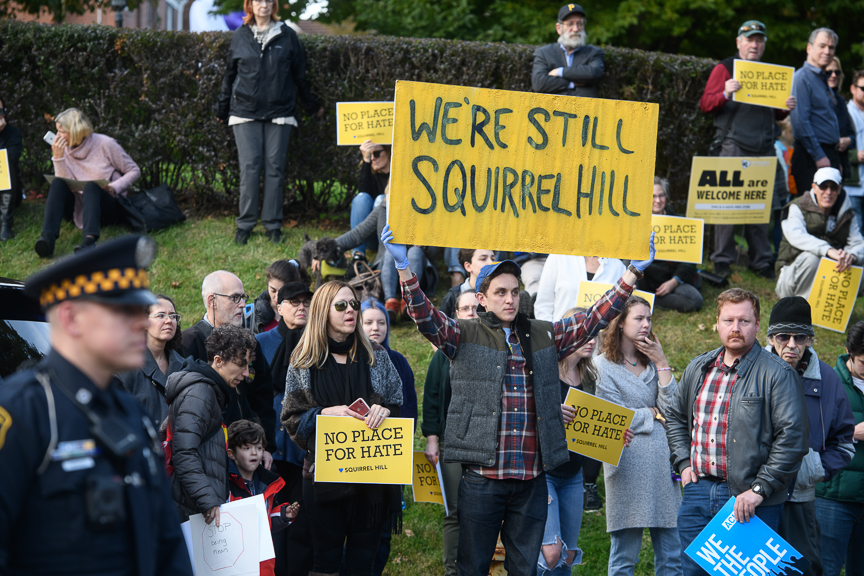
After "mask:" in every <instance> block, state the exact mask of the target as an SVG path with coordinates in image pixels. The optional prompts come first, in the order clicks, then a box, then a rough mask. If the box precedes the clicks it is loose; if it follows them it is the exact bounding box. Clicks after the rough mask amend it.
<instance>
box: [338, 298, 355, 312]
mask: <svg viewBox="0 0 864 576" xmlns="http://www.w3.org/2000/svg"><path fill="white" fill-rule="evenodd" d="M349 305H350V306H351V308H352V309H354V310H360V301H359V300H347V301H346V300H337V301H336V302H333V308H335V309H336V311H337V312H344V311H345V309H346V308H348V306H349Z"/></svg>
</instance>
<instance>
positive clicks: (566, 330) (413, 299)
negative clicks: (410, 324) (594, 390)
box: [402, 276, 633, 480]
mask: <svg viewBox="0 0 864 576" xmlns="http://www.w3.org/2000/svg"><path fill="white" fill-rule="evenodd" d="M632 291H633V287H632V286H629V285H627V284H625V283H624V282H623V281H622V280H619V281H618V283H617V284H616V285H615V286H614V287H613V288H612V289H611V290H609V292H607V293H606V294H605V295H604V296H603V297H602V298H601V299H600V300H598V301H597V303H596V304H594V306H592V307H591V308H590V309H589V310H588V312H587V313H582V312H580V313H578V314H576V315H575V316H573V317H570V318H564V319H562V320H559V321H558V322H552V323H551V329H552V333H553V336H554V340H555V347H556V348H557V350H558V358H559V360H560V359H561V358H566V357H567V356H569V355H570V354H572V353H573V352H575V351H576V350H577V349H578V348H580V347H581V346H582V345H583V344H585V343H586V342H588V341H589V340H590V339H591V338H593V337H594V336H596V335H597V333H598V332H599V331H600V330H602V329H603V328H605V327H606V326H607V325H608V324H609V322H610V321H611V320H612V319H613V318H615V316H617V315H618V313H619V312H620V311H621V308H622V307H623V306H624V302H625V301H626V300H627V298H629V297H630V293H631V292H632ZM402 295H403V297H404V298H405V301H406V303H407V304H408V308H407V310H408V314H409V315H410V316H411V318H413V319H414V322H415V323H416V324H417V328H418V329H419V330H420V333H421V334H423V336H425V337H426V339H427V340H429V341H430V342H432V344H434V345H435V346H437V347H438V349H439V350H441V352H443V353H444V355H445V356H447V357H448V358H449V359H450V360H451V361H452V360H453V359H454V358H456V353H457V351H458V349H459V337H460V333H461V332H460V330H459V321H457V320H454V319H452V318H449V317H447V316H446V315H445V314H443V313H441V312H440V311H438V310H436V309H435V307H434V306H432V303H431V302H429V300H428V299H427V298H426V295H425V294H423V291H422V290H420V285H419V283H418V281H417V277H416V276H414V277H412V278H411V279H410V280H408V281H406V282H402ZM472 321H473V320H467V322H472ZM463 322H466V320H463ZM507 344H508V348H509V350H508V353H507V372H506V374H505V376H504V381H503V383H502V386H503V393H502V396H501V419H500V420H499V422H498V444H497V448H496V460H495V464H494V465H493V466H472V467H471V469H472V470H474V471H475V472H477V473H478V474H481V475H483V476H485V477H487V478H492V479H496V480H505V479H516V480H530V479H532V478H534V477H536V476H538V475H539V474H540V472H541V470H542V467H541V463H540V453H539V449H538V444H537V442H538V440H537V431H536V429H535V422H536V410H535V405H534V387H533V382H532V379H531V377H530V376H529V374H528V373H527V371H526V369H525V355H524V353H523V351H522V346H521V345H520V343H519V338H518V337H517V336H516V334H515V333H513V332H511V333H510V337H509V338H508V339H507Z"/></svg>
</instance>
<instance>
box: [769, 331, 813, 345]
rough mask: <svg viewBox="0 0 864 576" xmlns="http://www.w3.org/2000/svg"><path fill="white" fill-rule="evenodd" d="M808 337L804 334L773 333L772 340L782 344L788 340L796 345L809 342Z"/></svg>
mask: <svg viewBox="0 0 864 576" xmlns="http://www.w3.org/2000/svg"><path fill="white" fill-rule="evenodd" d="M810 338H811V337H810V336H807V335H806V334H774V340H775V341H777V342H778V343H779V344H782V345H784V346H785V345H786V344H787V343H788V342H789V341H790V340H791V341H792V342H793V343H794V344H796V345H804V344H807V343H809V342H810Z"/></svg>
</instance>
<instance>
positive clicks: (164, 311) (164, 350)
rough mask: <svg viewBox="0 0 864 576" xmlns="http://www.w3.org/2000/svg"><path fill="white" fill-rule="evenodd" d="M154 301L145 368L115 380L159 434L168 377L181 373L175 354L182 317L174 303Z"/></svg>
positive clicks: (162, 297) (164, 414)
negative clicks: (132, 398)
mask: <svg viewBox="0 0 864 576" xmlns="http://www.w3.org/2000/svg"><path fill="white" fill-rule="evenodd" d="M156 300H157V301H156V304H153V305H152V306H150V327H149V328H148V329H147V350H145V351H144V365H143V366H141V368H139V369H138V370H132V371H130V372H123V373H122V374H118V375H117V377H118V378H119V379H120V382H122V383H123V387H124V388H126V390H127V391H128V392H129V393H130V394H132V395H133V396H135V399H136V400H138V403H139V404H141V406H143V407H144V409H145V410H147V413H148V414H149V415H150V418H151V419H152V420H153V424H154V427H155V428H156V429H157V430H159V427H160V425H161V424H162V422H164V421H165V418H167V417H168V404H167V403H166V402H165V386H166V385H167V384H168V376H170V375H171V374H173V373H174V372H178V371H180V369H181V368H182V366H183V357H182V356H180V354H178V352H179V350H180V318H181V317H180V315H179V314H177V309H176V308H175V307H174V300H172V299H171V298H169V297H168V296H166V295H164V294H157V295H156Z"/></svg>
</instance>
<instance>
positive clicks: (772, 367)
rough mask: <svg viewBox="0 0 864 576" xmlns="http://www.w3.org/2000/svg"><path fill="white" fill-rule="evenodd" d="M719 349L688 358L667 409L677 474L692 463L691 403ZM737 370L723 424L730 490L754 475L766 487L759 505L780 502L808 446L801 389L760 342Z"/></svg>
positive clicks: (743, 486) (783, 364)
mask: <svg viewBox="0 0 864 576" xmlns="http://www.w3.org/2000/svg"><path fill="white" fill-rule="evenodd" d="M721 350H723V348H717V349H715V350H712V351H710V352H706V353H704V354H702V355H701V356H697V357H696V358H694V359H693V360H692V361H691V362H690V364H689V365H688V366H687V368H686V369H685V370H684V375H683V377H682V378H681V381H680V382H679V383H678V391H677V392H676V393H675V397H674V398H673V400H672V404H671V405H670V406H669V410H668V414H666V437H667V439H668V441H669V451H670V453H671V456H670V459H671V461H672V466H673V468H674V470H675V471H676V472H678V473H679V474H680V473H681V471H682V470H684V469H685V468H688V467H689V466H690V450H691V441H692V438H691V433H692V422H693V404H694V403H695V401H696V397H697V396H698V395H699V391H700V390H701V389H702V385H703V384H704V382H705V375H706V373H707V372H708V370H709V369H710V367H711V364H712V363H713V362H714V360H715V359H716V358H717V356H718V355H719V354H720V351H721ZM737 374H738V377H737V378H736V380H735V384H734V386H732V395H731V397H730V398H729V413H728V426H727V428H726V459H727V463H726V470H727V474H728V476H727V480H728V482H729V491H730V492H731V494H732V495H733V496H737V495H738V494H741V493H743V492H746V491H747V490H749V489H750V488H751V486H752V484H753V482H755V481H756V480H757V479H758V480H759V481H760V483H761V484H762V486H763V487H764V488H765V500H764V502H763V505H766V506H773V505H777V504H782V503H783V502H785V501H786V496H787V492H786V489H787V488H788V486H789V485H790V484H791V483H792V480H793V479H794V477H795V473H796V472H798V469H799V468H800V467H801V459H802V458H804V456H805V455H806V454H807V451H808V447H807V438H808V434H809V426H808V420H807V405H806V404H805V402H804V392H803V390H802V388H801V385H800V384H799V382H798V375H797V374H796V373H795V371H794V370H793V369H792V368H791V367H790V366H789V364H787V363H786V362H784V361H783V360H781V359H780V358H778V357H777V356H774V355H773V354H770V353H768V352H766V351H765V350H763V349H762V347H761V346H760V345H759V343H758V342H756V343H755V344H754V345H753V347H752V348H751V349H750V351H749V352H747V354H745V355H744V356H743V357H742V358H741V361H740V363H739V364H738V368H737Z"/></svg>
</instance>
